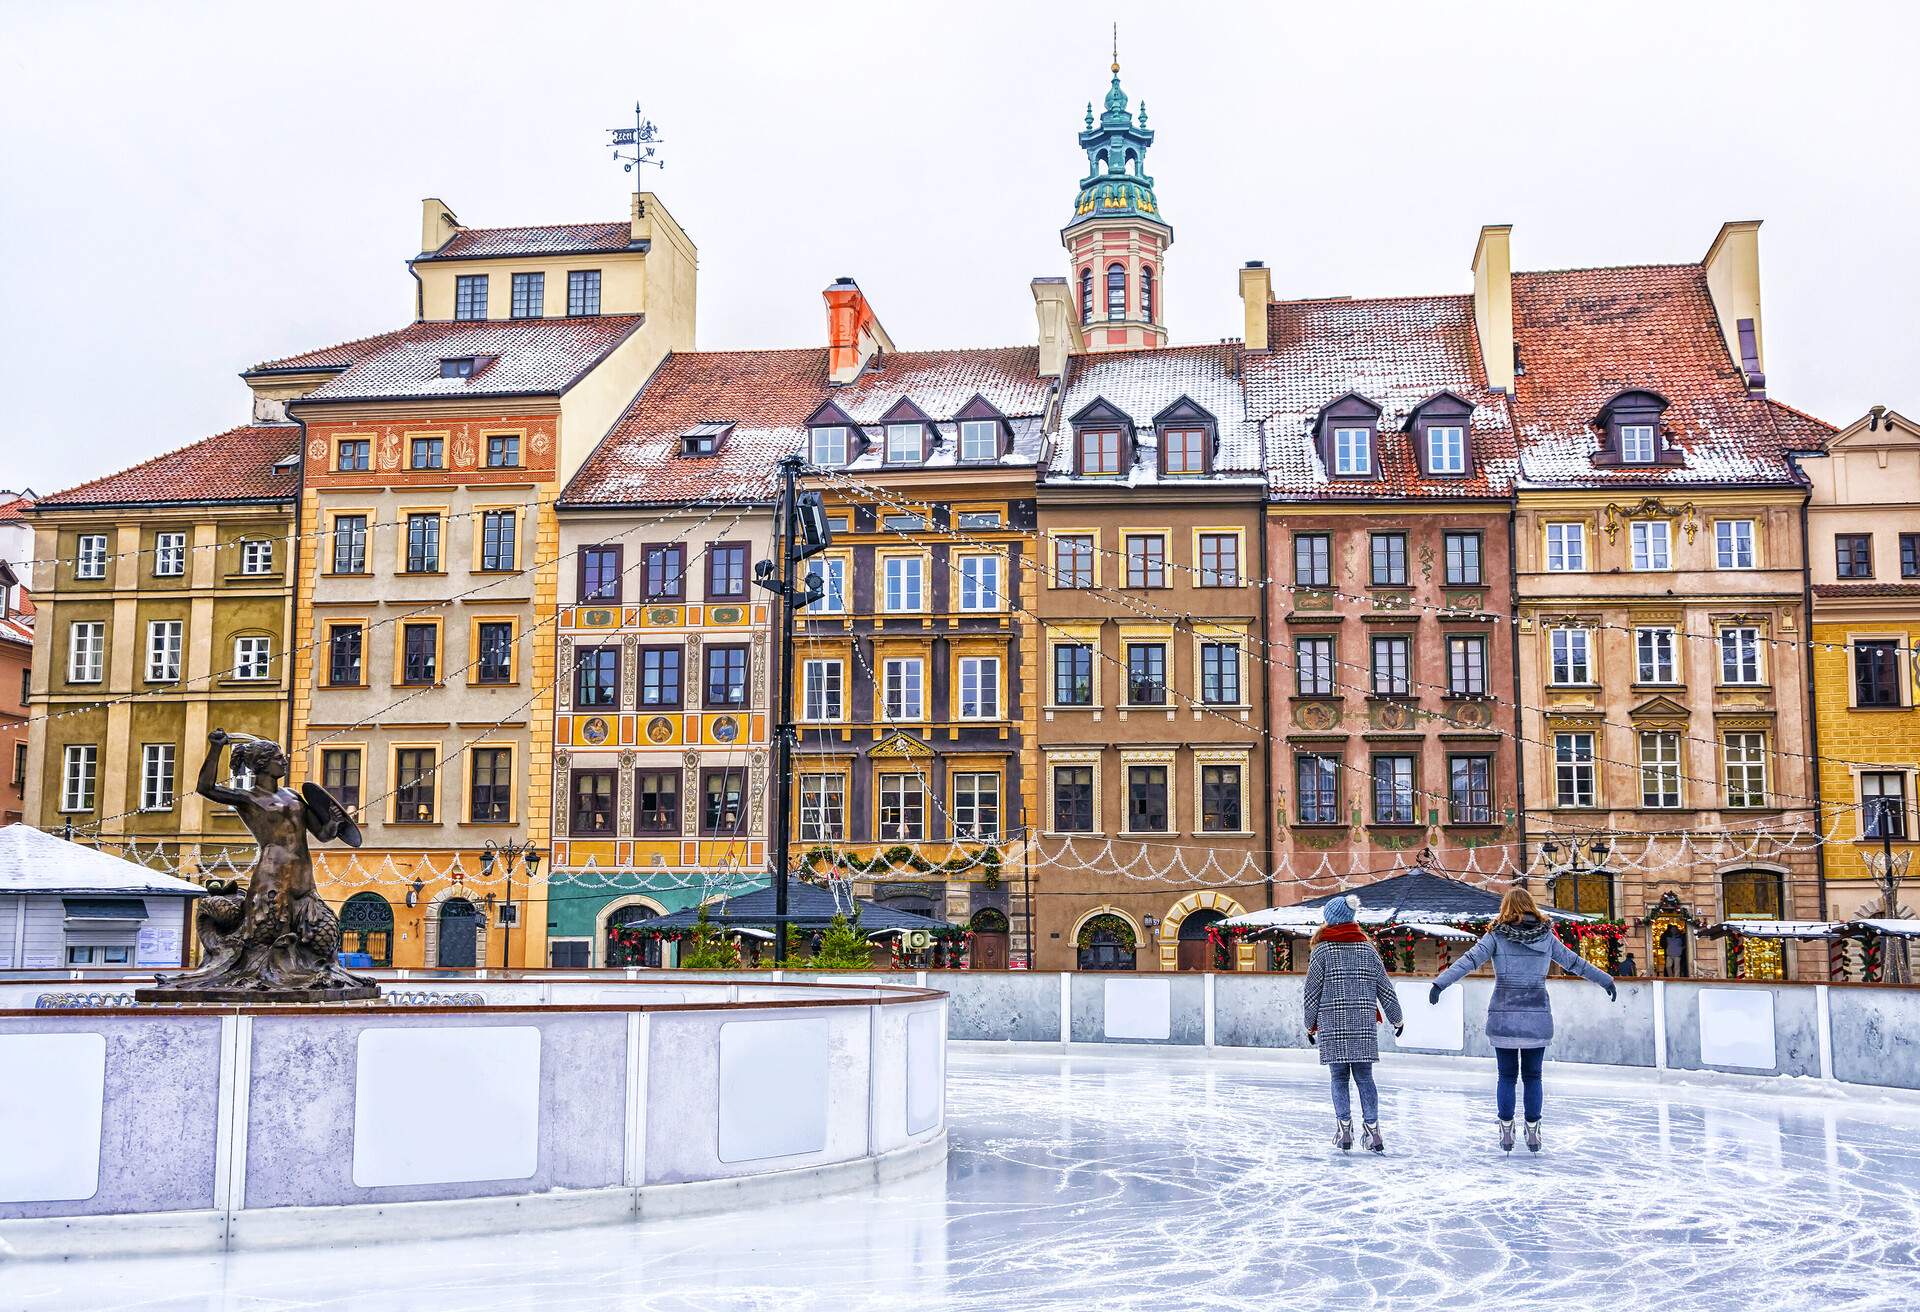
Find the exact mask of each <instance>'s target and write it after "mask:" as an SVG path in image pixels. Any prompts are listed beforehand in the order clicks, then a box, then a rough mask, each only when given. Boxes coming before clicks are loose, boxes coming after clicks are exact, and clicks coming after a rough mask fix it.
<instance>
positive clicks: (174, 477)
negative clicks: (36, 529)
mask: <svg viewBox="0 0 1920 1312" xmlns="http://www.w3.org/2000/svg"><path fill="white" fill-rule="evenodd" d="M299 453H300V428H299V426H298V425H297V424H248V425H245V426H243V427H240V428H230V429H228V430H227V431H226V432H224V433H216V434H214V435H213V436H212V437H204V438H201V439H200V440H199V441H198V442H193V443H190V444H189V445H187V446H183V447H180V448H179V449H178V450H174V451H169V452H167V453H166V454H165V455H159V456H155V457H153V459H151V460H145V461H142V462H141V463H140V464H137V465H134V466H133V467H132V468H130V469H123V470H121V471H120V472H119V473H117V474H108V475H107V476H106V477H105V478H96V479H94V480H93V481H92V482H90V483H82V484H80V485H79V486H78V487H70V488H68V489H67V490H66V491H64V492H56V493H54V494H53V495H52V496H50V497H42V498H40V504H39V506H38V507H37V509H39V510H42V511H45V510H53V509H57V508H60V507H68V506H72V507H81V506H117V505H136V504H138V505H144V504H151V503H155V502H182V503H189V502H210V503H211V502H244V501H280V502H287V503H291V502H293V501H294V499H295V498H296V497H298V496H299V494H300V476H299V471H298V468H297V467H296V468H294V469H292V470H288V471H285V472H278V473H276V472H275V470H274V465H275V463H276V462H278V461H282V460H285V459H286V458H287V457H289V456H298V455H299Z"/></svg>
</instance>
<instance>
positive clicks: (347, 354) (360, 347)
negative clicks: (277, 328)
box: [242, 328, 406, 377]
mask: <svg viewBox="0 0 1920 1312" xmlns="http://www.w3.org/2000/svg"><path fill="white" fill-rule="evenodd" d="M405 331H406V329H404V328H397V329H395V330H394V331H392V332H385V333H375V334H374V335H373V336H371V337H357V338H355V339H354V340H353V341H350V342H339V343H336V344H335V345H333V346H322V347H320V348H319V349H318V350H314V351H302V352H300V353H299V354H298V355H283V356H281V357H280V358H279V359H277V360H263V361H261V362H260V363H259V364H257V365H254V366H253V368H251V369H249V370H247V374H257V373H267V372H269V371H271V372H282V371H285V372H302V371H307V370H322V369H335V370H338V369H345V368H346V367H347V366H348V365H351V364H356V363H358V362H359V361H361V360H364V359H366V358H367V357H368V356H369V355H372V354H373V353H374V352H375V351H377V350H379V349H381V348H382V347H384V346H386V345H387V344H389V343H390V342H392V341H393V339H394V338H396V337H398V336H399V335H400V334H401V333H403V332H405ZM242 376H243V377H245V376H246V375H242Z"/></svg>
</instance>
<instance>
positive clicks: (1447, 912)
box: [1223, 870, 1592, 939]
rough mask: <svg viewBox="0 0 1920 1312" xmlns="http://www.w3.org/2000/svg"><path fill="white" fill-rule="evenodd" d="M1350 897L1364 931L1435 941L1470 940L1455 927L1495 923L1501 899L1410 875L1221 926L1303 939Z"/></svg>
mask: <svg viewBox="0 0 1920 1312" xmlns="http://www.w3.org/2000/svg"><path fill="white" fill-rule="evenodd" d="M1349 893H1357V894H1359V895H1360V902H1361V908H1360V913H1359V915H1358V917H1357V919H1358V920H1359V922H1360V923H1361V924H1362V925H1369V926H1373V925H1402V926H1405V927H1406V928H1409V929H1417V930H1420V931H1422V932H1424V933H1427V934H1430V935H1432V936H1433V937H1435V938H1448V939H1453V938H1471V937H1473V935H1471V934H1469V933H1467V932H1466V931H1464V930H1461V929H1458V928H1454V927H1455V926H1459V925H1463V924H1477V923H1479V922H1481V921H1486V920H1491V919H1492V918H1493V917H1494V916H1495V915H1496V914H1497V913H1498V912H1499V910H1500V894H1498V893H1495V892H1492V891H1490V890H1488V889H1484V888H1475V887H1474V886H1473V885H1472V884H1463V883H1461V882H1460V881H1459V880H1457V879H1449V878H1447V877H1446V876H1445V875H1436V874H1434V873H1433V872H1432V871H1431V870H1409V871H1407V872H1406V873H1405V874H1400V875H1394V876H1392V877H1391V878H1388V879H1382V880H1378V881H1376V882H1374V883H1371V884H1361V885H1359V886H1358V887H1355V888H1348V889H1342V890H1341V891H1340V892H1338V893H1328V894H1326V895H1325V896H1323V897H1316V898H1309V899H1308V900H1306V901H1305V902H1297V903H1295V904H1294V905H1292V906H1287V907H1272V908H1269V909H1268V910H1265V911H1252V912H1249V913H1247V914H1246V915H1244V916H1235V917H1233V918H1232V919H1231V920H1228V921H1225V922H1223V923H1225V924H1227V925H1234V926H1242V927H1245V928H1247V929H1253V930H1271V931H1273V932H1275V933H1281V934H1295V935H1297V936H1299V937H1305V936H1306V935H1308V934H1311V933H1312V932H1313V931H1314V930H1315V929H1317V928H1318V927H1319V926H1320V925H1321V924H1322V923H1323V920H1324V916H1323V913H1322V908H1324V907H1325V906H1326V904H1327V903H1328V902H1329V901H1331V900H1332V899H1334V898H1336V897H1346V896H1347V895H1348V894H1349ZM1542 909H1543V910H1545V911H1546V913H1547V915H1548V916H1550V917H1552V918H1553V919H1555V920H1569V921H1585V920H1591V919H1592V917H1591V916H1579V915H1574V914H1573V913H1571V912H1567V911H1555V910H1553V909H1552V908H1542Z"/></svg>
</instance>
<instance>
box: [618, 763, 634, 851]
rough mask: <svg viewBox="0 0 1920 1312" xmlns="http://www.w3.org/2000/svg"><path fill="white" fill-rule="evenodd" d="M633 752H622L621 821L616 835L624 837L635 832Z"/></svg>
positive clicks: (620, 783) (620, 784)
mask: <svg viewBox="0 0 1920 1312" xmlns="http://www.w3.org/2000/svg"><path fill="white" fill-rule="evenodd" d="M633 759H634V758H633V753H632V752H622V753H620V782H619V785H618V787H619V789H620V822H619V827H618V828H617V829H615V830H614V833H615V835H617V836H621V837H624V836H626V835H628V834H631V833H632V832H633Z"/></svg>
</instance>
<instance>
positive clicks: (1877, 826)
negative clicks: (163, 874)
mask: <svg viewBox="0 0 1920 1312" xmlns="http://www.w3.org/2000/svg"><path fill="white" fill-rule="evenodd" d="M68 750H69V751H71V750H72V749H71V748H69V749H68ZM1860 801H1861V807H1860V836H1861V837H1862V838H1898V839H1905V838H1906V836H1907V776H1906V775H1904V774H1902V773H1900V772H1899V771H1896V770H1876V771H1871V772H1868V773H1864V774H1862V775H1861V776H1860ZM69 809H71V808H69Z"/></svg>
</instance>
